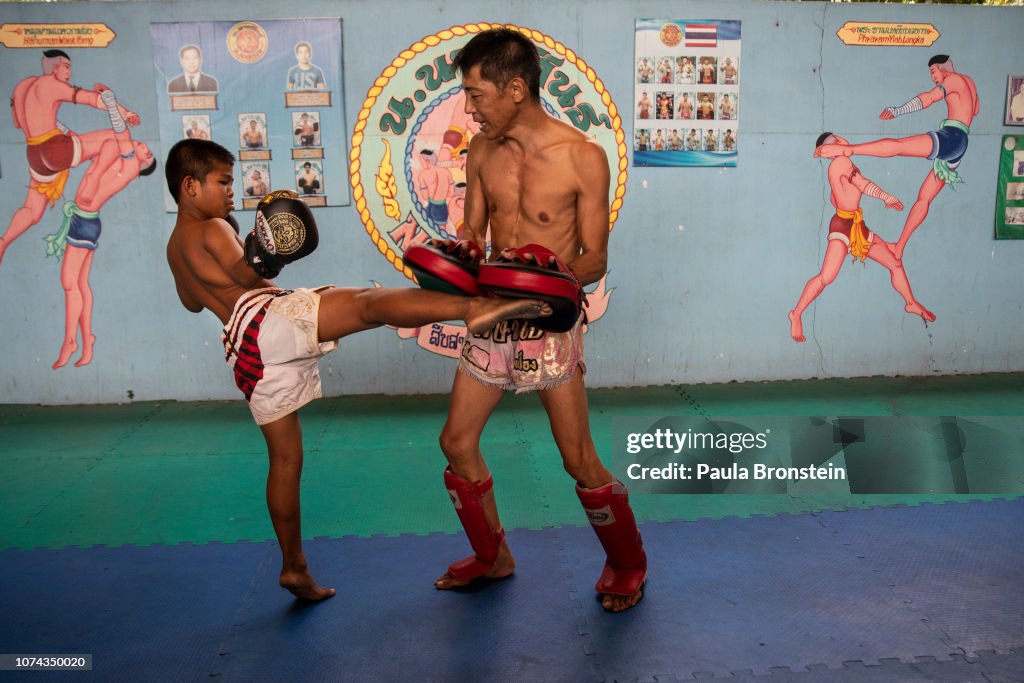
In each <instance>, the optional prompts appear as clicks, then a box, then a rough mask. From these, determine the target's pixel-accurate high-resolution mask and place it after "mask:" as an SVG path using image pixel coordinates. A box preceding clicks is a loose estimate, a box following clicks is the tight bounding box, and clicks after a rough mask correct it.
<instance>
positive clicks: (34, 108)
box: [0, 50, 139, 263]
mask: <svg viewBox="0 0 1024 683" xmlns="http://www.w3.org/2000/svg"><path fill="white" fill-rule="evenodd" d="M42 70H43V74H42V75H41V76H29V77H28V78H24V79H22V80H21V81H19V82H18V84H17V85H16V86H14V92H13V93H12V94H11V115H12V117H13V120H14V127H15V128H18V129H20V130H21V131H22V132H23V133H24V134H25V142H26V143H27V145H28V147H27V150H26V153H27V156H28V165H29V176H30V179H29V186H28V195H27V196H26V197H25V203H24V205H23V206H22V207H21V208H20V209H18V210H17V211H15V212H14V216H12V217H11V222H10V223H9V224H8V226H7V230H6V231H5V232H4V234H3V235H0V263H2V262H3V257H4V252H5V251H7V248H8V247H9V246H10V245H11V243H12V242H13V241H14V240H16V239H17V238H18V237H20V236H21V235H22V234H23V233H24V232H25V231H26V230H28V229H29V228H31V227H32V226H33V225H35V224H36V223H38V222H39V219H40V218H42V216H43V212H45V211H46V207H47V205H48V204H49V206H53V205H54V203H55V202H56V201H57V200H58V199H59V198H60V197H61V196H62V195H63V193H64V185H65V184H66V183H67V179H68V174H69V171H70V169H72V168H74V167H76V166H78V165H79V164H80V163H82V162H83V161H87V160H89V159H92V158H93V157H95V156H96V155H97V154H99V151H100V148H101V147H102V145H103V144H104V143H105V142H107V141H110V140H113V139H114V134H113V132H112V131H111V130H110V129H109V128H103V129H100V130H94V131H91V132H89V133H84V134H81V135H79V134H77V133H75V132H74V131H71V130H68V128H67V126H64V125H63V124H62V123H61V122H60V121H59V120H58V119H57V113H58V111H59V110H60V107H61V105H62V104H63V103H65V102H70V103H72V104H82V105H86V106H89V107H93V108H96V109H101V110H103V111H106V109H107V105H106V104H104V102H103V101H102V99H101V97H100V89H99V88H98V87H96V88H95V89H93V90H85V89H83V88H80V87H78V86H76V85H72V84H71V58H70V57H69V56H68V55H67V53H65V52H63V51H61V50H47V51H46V52H44V53H43V60H42ZM118 112H119V113H120V115H121V117H122V118H123V119H124V121H125V122H126V123H128V125H130V126H137V125H139V115H138V114H136V113H135V112H131V111H128V110H127V109H125V108H124V107H121V106H118Z"/></svg>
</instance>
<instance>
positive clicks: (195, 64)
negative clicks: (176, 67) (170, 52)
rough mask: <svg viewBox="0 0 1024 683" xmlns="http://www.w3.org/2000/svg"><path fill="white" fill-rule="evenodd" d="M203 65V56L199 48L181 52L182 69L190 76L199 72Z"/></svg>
mask: <svg viewBox="0 0 1024 683" xmlns="http://www.w3.org/2000/svg"><path fill="white" fill-rule="evenodd" d="M202 65H203V58H202V57H200V56H199V50H196V49H194V48H189V49H188V50H185V51H184V52H182V53H181V70H182V71H184V72H185V73H187V74H189V75H190V76H191V75H194V74H197V73H199V67H201V66H202Z"/></svg>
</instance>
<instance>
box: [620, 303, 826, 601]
mask: <svg viewBox="0 0 1024 683" xmlns="http://www.w3.org/2000/svg"><path fill="white" fill-rule="evenodd" d="M789 336H791V337H792V338H793V341H795V342H805V341H807V337H805V336H804V324H803V322H802V321H801V320H800V316H798V315H797V314H796V311H790V312H789ZM605 609H607V608H605Z"/></svg>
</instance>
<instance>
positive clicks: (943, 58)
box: [928, 55, 949, 66]
mask: <svg viewBox="0 0 1024 683" xmlns="http://www.w3.org/2000/svg"><path fill="white" fill-rule="evenodd" d="M948 61H949V55H935V56H934V57H932V58H931V59H929V60H928V66H932V65H935V64H945V63H946V62H948Z"/></svg>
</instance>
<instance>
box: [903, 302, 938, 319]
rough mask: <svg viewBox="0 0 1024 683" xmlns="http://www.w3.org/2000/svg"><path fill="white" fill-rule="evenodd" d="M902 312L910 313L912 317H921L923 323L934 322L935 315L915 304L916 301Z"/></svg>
mask: <svg viewBox="0 0 1024 683" xmlns="http://www.w3.org/2000/svg"><path fill="white" fill-rule="evenodd" d="M904 310H905V311H906V312H907V313H912V314H913V315H919V316H921V317H922V318H924V320H925V322H929V323H933V322H935V314H934V313H932V312H931V311H929V310H928V309H927V308H925V307H924V306H922V305H921V304H919V303H917V302H916V301H915V302H914V303H911V304H907V305H906V307H905V308H904Z"/></svg>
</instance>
